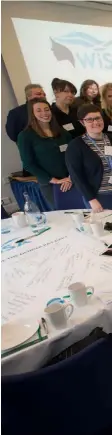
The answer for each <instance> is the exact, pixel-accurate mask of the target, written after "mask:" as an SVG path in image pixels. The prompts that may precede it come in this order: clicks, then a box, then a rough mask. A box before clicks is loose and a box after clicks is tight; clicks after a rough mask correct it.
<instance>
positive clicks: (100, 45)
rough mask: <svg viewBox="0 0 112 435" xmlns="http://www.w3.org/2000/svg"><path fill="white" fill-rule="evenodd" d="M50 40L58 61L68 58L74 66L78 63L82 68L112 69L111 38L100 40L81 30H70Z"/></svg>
mask: <svg viewBox="0 0 112 435" xmlns="http://www.w3.org/2000/svg"><path fill="white" fill-rule="evenodd" d="M50 40H51V42H52V50H53V52H54V55H55V57H56V59H57V60H59V61H62V60H68V61H69V62H71V64H72V65H73V66H74V68H75V67H76V66H77V65H78V64H80V66H81V67H82V68H84V69H86V68H87V67H89V68H91V69H94V68H100V69H107V70H112V54H111V53H112V40H111V41H106V42H105V41H100V40H99V39H97V38H95V37H93V36H91V35H89V34H86V33H83V32H72V33H69V34H67V35H64V36H60V37H59V38H58V37H56V38H50Z"/></svg>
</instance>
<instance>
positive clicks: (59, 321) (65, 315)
mask: <svg viewBox="0 0 112 435" xmlns="http://www.w3.org/2000/svg"><path fill="white" fill-rule="evenodd" d="M44 312H45V313H46V314H47V316H48V317H49V319H50V321H51V323H52V324H53V326H55V328H56V329H61V328H62V329H63V328H66V326H67V321H68V319H69V317H70V316H71V314H72V313H73V305H72V304H67V303H66V304H59V303H55V304H51V305H48V306H47V307H46V308H45V310H44Z"/></svg>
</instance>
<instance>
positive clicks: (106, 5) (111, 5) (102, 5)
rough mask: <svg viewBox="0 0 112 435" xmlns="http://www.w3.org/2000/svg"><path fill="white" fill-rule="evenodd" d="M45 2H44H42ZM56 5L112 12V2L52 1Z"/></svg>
mask: <svg viewBox="0 0 112 435" xmlns="http://www.w3.org/2000/svg"><path fill="white" fill-rule="evenodd" d="M41 1H43V0H41ZM51 1H52V2H54V3H62V4H66V5H69V6H77V7H83V8H84V7H85V8H88V7H89V8H91V9H99V10H108V11H110V12H112V1H108V0H107V1H102V0H95V1H84V0H83V1H79V0H78V1H72V0H68V1H64V0H57V1H55V0H51Z"/></svg>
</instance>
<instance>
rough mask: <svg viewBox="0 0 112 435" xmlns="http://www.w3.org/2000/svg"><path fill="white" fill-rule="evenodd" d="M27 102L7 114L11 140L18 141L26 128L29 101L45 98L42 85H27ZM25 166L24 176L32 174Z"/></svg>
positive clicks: (7, 127) (7, 125)
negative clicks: (19, 135)
mask: <svg viewBox="0 0 112 435" xmlns="http://www.w3.org/2000/svg"><path fill="white" fill-rule="evenodd" d="M25 96H26V103H24V104H22V105H21V106H17V107H15V108H14V109H12V110H10V111H9V113H8V116H7V122H6V132H7V135H8V136H9V138H10V139H11V140H13V141H14V142H16V143H17V138H18V134H19V133H20V132H21V131H23V130H24V128H25V127H26V126H27V123H28V113H27V101H29V100H32V99H33V98H36V97H37V98H45V97H46V95H45V92H44V90H43V88H42V86H41V85H38V84H29V85H27V86H26V87H25ZM31 175H32V174H30V173H29V172H27V171H25V170H24V168H23V176H27V177H28V176H31Z"/></svg>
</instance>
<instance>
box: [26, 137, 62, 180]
mask: <svg viewBox="0 0 112 435" xmlns="http://www.w3.org/2000/svg"><path fill="white" fill-rule="evenodd" d="M70 141H71V135H70V134H69V133H68V132H67V131H66V130H64V129H62V131H61V135H60V136H58V137H56V138H54V137H41V136H39V135H38V134H37V133H36V132H35V131H34V130H33V129H32V128H28V129H27V130H25V131H23V132H21V133H20V134H19V135H18V139H17V145H18V149H19V152H20V156H21V160H22V162H23V166H24V169H26V171H28V172H30V173H31V174H32V175H33V176H35V177H37V179H38V181H39V183H41V184H47V183H49V181H50V180H51V179H52V177H55V178H58V179H61V178H64V177H67V176H68V170H67V167H66V164H65V152H64V151H62V150H63V148H64V147H61V146H62V145H68V143H69V142H70Z"/></svg>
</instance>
